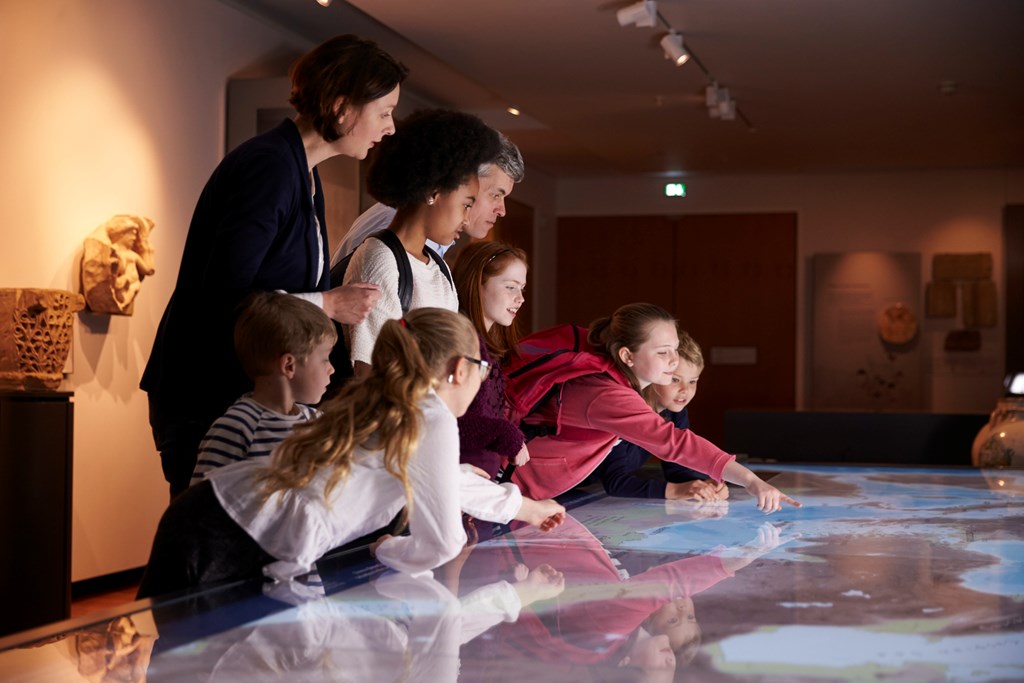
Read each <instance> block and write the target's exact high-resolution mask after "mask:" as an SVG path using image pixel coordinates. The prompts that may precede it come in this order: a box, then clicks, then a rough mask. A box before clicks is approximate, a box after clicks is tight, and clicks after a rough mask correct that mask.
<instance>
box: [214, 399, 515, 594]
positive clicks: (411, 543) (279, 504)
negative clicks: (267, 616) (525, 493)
mask: <svg viewBox="0 0 1024 683" xmlns="http://www.w3.org/2000/svg"><path fill="white" fill-rule="evenodd" d="M420 409H421V411H422V418H421V420H422V421H421V425H420V441H419V444H418V446H417V447H416V451H415V453H413V456H412V458H411V459H410V460H409V468H408V473H409V480H410V483H411V485H412V490H413V507H412V511H411V514H410V517H409V535H407V536H397V537H394V538H391V539H388V540H387V541H385V542H384V543H382V544H381V545H380V546H378V548H377V559H378V560H379V561H380V562H381V563H383V564H385V565H387V566H388V567H391V568H393V569H396V570H398V571H402V572H406V573H409V574H412V575H419V574H422V573H426V572H429V571H430V570H432V569H433V568H435V567H437V566H439V565H441V564H444V563H445V562H447V561H448V560H450V559H451V558H453V557H454V556H455V555H456V554H457V553H458V552H459V550H460V549H461V548H462V547H463V546H464V545H465V543H466V534H465V531H464V530H463V528H462V515H461V512H463V511H465V512H466V513H467V514H469V515H472V516H473V517H477V518H479V519H483V520H487V521H492V522H499V523H507V522H509V521H510V520H512V519H513V518H514V516H515V514H516V513H517V512H518V511H519V508H520V507H521V506H522V494H521V493H520V492H519V489H518V488H517V487H516V486H515V485H514V484H501V485H498V484H495V483H493V482H491V481H488V480H486V479H484V478H482V477H480V476H477V475H476V474H473V473H472V472H470V471H469V469H468V468H464V467H461V466H460V465H459V431H458V424H457V422H456V419H455V416H454V415H453V414H452V413H451V411H450V410H448V407H447V406H446V405H445V404H444V402H443V401H441V399H440V398H439V397H438V396H437V394H436V393H434V392H433V391H431V392H430V393H429V394H428V395H427V396H426V397H424V399H423V400H422V401H421V402H420ZM267 466H268V463H266V462H264V461H263V459H256V460H245V461H242V462H239V463H235V464H232V465H228V466H225V467H220V468H217V469H216V470H213V471H211V472H209V473H207V475H206V476H207V478H208V479H209V480H210V481H211V483H212V485H213V489H214V492H215V494H216V496H217V499H218V500H219V501H220V504H221V506H222V507H223V508H224V510H225V511H226V512H227V513H228V515H229V516H230V517H231V518H232V519H233V520H234V521H235V522H236V523H237V524H238V525H239V526H241V527H242V528H243V529H244V530H245V531H246V533H248V534H249V535H250V536H251V537H252V538H253V539H254V540H255V541H256V542H257V543H259V545H260V547H262V548H263V549H264V550H265V551H267V553H269V554H270V555H272V556H273V557H274V558H276V559H277V562H273V563H271V564H269V565H267V566H266V567H264V570H263V571H264V574H266V575H267V576H269V577H271V578H273V579H276V580H286V579H290V578H293V577H295V576H299V575H300V574H305V573H307V572H309V571H310V570H311V569H312V567H313V564H314V563H315V562H316V560H317V559H318V558H319V557H321V556H322V555H323V554H324V553H326V552H327V551H328V550H331V549H332V548H335V547H337V546H339V545H342V544H344V543H347V542H348V541H350V540H352V539H354V538H358V537H360V536H363V535H365V534H368V533H370V532H372V531H374V530H376V529H380V528H383V527H384V526H385V525H387V524H388V523H389V522H390V521H391V520H392V519H393V518H394V517H395V515H397V514H398V512H399V511H400V510H401V509H402V507H403V506H404V505H405V493H404V491H403V489H402V485H401V483H400V482H399V481H398V480H397V479H396V478H394V477H393V476H391V475H390V474H389V473H388V471H387V470H386V469H385V468H384V462H383V451H379V450H366V449H359V450H358V451H357V454H356V458H355V462H354V463H353V466H352V470H351V472H350V473H349V476H348V478H347V479H345V480H344V481H342V482H340V483H339V484H338V485H337V486H336V487H335V488H334V490H333V491H332V492H331V495H330V499H329V500H326V501H325V500H324V489H325V487H326V485H327V481H328V479H329V477H330V471H329V470H327V469H322V470H320V471H319V472H317V474H316V475H315V476H314V478H313V480H312V481H311V482H310V483H309V485H307V486H305V487H302V488H296V489H289V490H287V491H279V492H277V493H275V494H274V495H272V496H271V497H270V498H269V499H268V500H267V501H266V502H263V501H261V500H260V495H259V487H258V486H257V485H255V483H254V481H255V477H256V476H257V475H258V474H260V472H262V471H263V469H264V468H265V467H267Z"/></svg>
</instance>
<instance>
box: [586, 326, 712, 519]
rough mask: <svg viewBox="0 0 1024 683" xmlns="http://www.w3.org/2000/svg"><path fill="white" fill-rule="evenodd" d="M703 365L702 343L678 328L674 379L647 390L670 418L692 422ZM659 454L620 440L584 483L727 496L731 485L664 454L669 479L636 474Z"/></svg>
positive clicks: (618, 492)
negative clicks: (719, 481) (712, 479)
mask: <svg viewBox="0 0 1024 683" xmlns="http://www.w3.org/2000/svg"><path fill="white" fill-rule="evenodd" d="M703 370H704V355H703V354H702V353H701V350H700V345H699V344H697V342H696V341H694V339H693V337H691V336H690V335H689V334H687V333H686V332H682V331H680V333H679V365H677V366H676V368H675V370H674V371H673V372H672V383H671V384H665V385H662V384H651V385H650V386H648V387H646V388H645V389H644V390H643V392H642V393H643V396H644V398H645V399H647V402H648V403H650V404H651V406H652V407H653V408H654V409H655V410H657V411H659V414H660V415H661V416H662V417H663V418H665V420H666V421H668V422H671V423H673V424H674V425H675V426H676V427H677V428H679V429H689V428H690V417H689V414H688V408H689V404H690V403H692V402H693V399H694V397H695V396H696V395H697V381H698V380H699V379H700V373H701V372H702V371H703ZM653 457H654V456H653V455H651V453H650V452H649V451H647V450H645V449H643V448H641V447H640V446H637V445H636V444H632V443H629V442H628V441H622V442H620V443H619V444H618V445H617V446H615V448H613V449H612V451H611V453H609V454H608V457H607V458H606V459H605V460H604V462H602V463H601V465H600V466H599V467H598V468H597V469H596V470H595V471H594V472H593V474H591V475H590V476H589V477H587V478H586V479H585V480H584V481H583V482H582V483H581V485H586V484H593V483H597V482H601V484H602V485H603V486H604V489H605V491H606V492H607V493H608V495H611V496H619V497H623V498H668V499H689V500H700V501H713V500H725V499H726V498H728V497H729V489H728V487H727V486H726V485H725V484H724V483H716V482H714V481H711V480H710V479H709V478H708V476H707V475H706V474H703V473H701V472H698V471H696V470H693V469H690V468H689V467H684V466H683V465H679V464H676V463H673V462H668V461H665V460H662V461H660V462H661V470H662V474H663V475H664V479H651V478H643V477H639V476H637V474H636V472H637V470H639V469H640V468H641V467H643V466H644V464H645V463H647V462H648V461H649V460H650V459H651V458H653Z"/></svg>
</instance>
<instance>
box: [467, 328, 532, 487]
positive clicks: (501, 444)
mask: <svg viewBox="0 0 1024 683" xmlns="http://www.w3.org/2000/svg"><path fill="white" fill-rule="evenodd" d="M480 357H481V358H482V359H484V360H485V361H487V362H489V363H490V364H491V374H490V375H489V376H488V377H487V379H485V380H484V381H483V383H482V384H481V385H480V391H479V392H478V393H477V395H476V398H474V399H473V403H471V404H470V406H469V409H468V410H467V411H466V414H465V415H463V416H462V417H460V418H459V447H460V456H459V462H465V463H469V464H471V465H476V466H477V467H479V468H480V469H482V470H484V471H485V472H487V473H488V474H489V475H491V477H492V478H493V477H494V476H495V475H496V474H497V473H498V469H499V468H500V467H501V465H502V462H503V461H504V460H505V459H507V458H512V457H514V456H515V455H516V453H518V452H519V450H520V449H521V448H522V447H523V443H525V442H526V438H525V437H524V436H523V433H522V432H521V431H519V427H517V426H516V425H514V424H512V423H511V422H509V420H508V418H507V417H506V415H507V414H508V411H507V409H506V402H505V373H504V372H503V371H502V370H501V367H500V366H499V365H498V364H497V363H495V362H494V361H493V359H492V358H491V354H490V352H489V351H488V350H487V344H486V343H485V342H484V340H483V339H482V338H481V339H480Z"/></svg>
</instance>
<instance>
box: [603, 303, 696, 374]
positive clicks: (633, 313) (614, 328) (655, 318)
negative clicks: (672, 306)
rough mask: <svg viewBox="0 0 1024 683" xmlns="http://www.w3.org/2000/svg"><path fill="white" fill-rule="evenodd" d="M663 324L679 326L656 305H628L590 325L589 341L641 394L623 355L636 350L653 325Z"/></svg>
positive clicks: (670, 315) (667, 313) (669, 314)
mask: <svg viewBox="0 0 1024 683" xmlns="http://www.w3.org/2000/svg"><path fill="white" fill-rule="evenodd" d="M659 321H664V322H670V323H672V325H675V324H676V319H675V318H673V317H672V314H671V313H669V312H668V311H666V310H665V309H664V308H662V307H661V306H656V305H654V304H643V303H640V304H626V305H625V306H620V307H619V308H617V309H616V310H615V312H614V313H612V314H611V315H610V316H605V317H603V318H598V319H597V320H595V321H594V322H592V323H590V334H589V335H588V337H587V341H588V342H590V345H591V346H593V347H594V349H595V350H596V351H597V352H598V353H601V354H603V355H606V356H610V357H611V359H612V361H613V362H614V363H615V367H616V368H617V369H618V370H619V371H620V372H621V373H622V374H623V375H625V376H626V378H627V379H629V381H630V383H631V384H632V385H633V388H634V389H636V390H637V391H640V382H639V381H637V378H636V375H635V374H634V373H633V369H632V368H630V367H629V366H628V365H626V364H625V363H623V362H622V358H620V357H619V351H620V350H622V349H629V350H630V351H633V352H636V350H637V349H638V348H639V347H640V345H641V344H643V343H644V342H645V341H647V339H648V337H649V336H650V329H651V324H652V323H655V322H659Z"/></svg>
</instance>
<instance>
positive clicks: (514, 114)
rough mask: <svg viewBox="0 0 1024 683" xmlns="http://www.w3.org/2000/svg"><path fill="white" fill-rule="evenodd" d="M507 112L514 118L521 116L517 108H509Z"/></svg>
mask: <svg viewBox="0 0 1024 683" xmlns="http://www.w3.org/2000/svg"><path fill="white" fill-rule="evenodd" d="M505 111H507V112H508V113H509V114H512V116H519V114H520V113H521V112H520V111H519V110H518V109H516V108H515V107H509V108H508V109H506V110H505Z"/></svg>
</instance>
